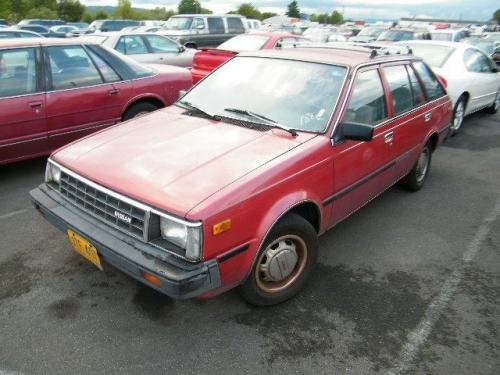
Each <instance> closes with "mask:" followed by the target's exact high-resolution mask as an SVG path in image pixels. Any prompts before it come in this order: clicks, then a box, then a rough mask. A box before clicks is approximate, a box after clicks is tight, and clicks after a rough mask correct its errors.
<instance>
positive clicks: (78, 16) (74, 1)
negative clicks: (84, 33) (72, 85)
mask: <svg viewBox="0 0 500 375" xmlns="http://www.w3.org/2000/svg"><path fill="white" fill-rule="evenodd" d="M188 13H193V14H199V13H212V11H211V10H210V9H207V8H204V7H202V6H201V3H200V1H199V0H180V2H179V4H178V6H177V11H174V10H170V9H166V8H164V7H157V8H155V9H138V8H133V7H132V3H131V1H130V0H118V2H117V6H116V7H115V8H114V11H113V12H106V11H105V10H104V9H99V10H98V11H97V12H89V10H88V8H87V7H86V6H85V5H83V4H82V3H81V2H80V1H79V0H0V19H7V20H9V21H10V22H19V21H20V20H22V19H25V18H46V19H62V20H64V21H67V22H78V21H84V22H88V23H90V22H92V21H93V20H96V19H107V18H118V19H135V20H148V19H155V20H168V19H169V18H170V17H171V16H173V15H175V14H188ZM228 13H231V14H241V15H242V16H245V17H247V18H252V19H258V20H263V19H266V18H269V17H273V16H276V13H272V12H261V11H260V10H259V9H258V8H257V7H255V6H254V5H253V4H252V3H242V4H241V5H240V6H239V7H238V8H237V9H235V10H232V11H230V12H228ZM286 14H287V15H288V16H289V17H295V18H301V12H300V8H299V4H298V2H297V1H296V0H293V1H292V2H290V3H289V4H288V7H287V12H286ZM310 19H311V21H318V22H320V23H332V24H337V23H342V22H343V17H342V14H341V13H339V12H337V11H334V12H333V13H332V14H331V15H329V14H318V15H314V14H313V15H311V17H310Z"/></svg>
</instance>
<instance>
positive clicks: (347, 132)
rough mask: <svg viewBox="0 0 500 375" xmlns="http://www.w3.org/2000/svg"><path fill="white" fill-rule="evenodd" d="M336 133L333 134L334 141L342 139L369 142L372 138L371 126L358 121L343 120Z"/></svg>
mask: <svg viewBox="0 0 500 375" xmlns="http://www.w3.org/2000/svg"><path fill="white" fill-rule="evenodd" d="M336 133H338V134H336V135H334V140H335V142H339V141H343V140H352V141H363V142H369V141H371V140H372V139H373V127H372V126H370V125H366V124H361V123H359V122H343V123H341V124H340V128H339V131H338V132H336Z"/></svg>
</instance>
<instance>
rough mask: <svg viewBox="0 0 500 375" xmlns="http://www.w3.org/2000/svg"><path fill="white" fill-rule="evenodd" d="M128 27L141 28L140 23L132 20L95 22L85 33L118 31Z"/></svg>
mask: <svg viewBox="0 0 500 375" xmlns="http://www.w3.org/2000/svg"><path fill="white" fill-rule="evenodd" d="M130 26H141V23H140V22H139V21H134V20H95V21H94V22H92V23H91V24H90V25H89V29H88V31H87V32H88V33H95V32H106V31H120V30H122V29H124V28H126V27H130Z"/></svg>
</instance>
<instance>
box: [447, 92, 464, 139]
mask: <svg viewBox="0 0 500 375" xmlns="http://www.w3.org/2000/svg"><path fill="white" fill-rule="evenodd" d="M460 103H463V106H464V114H463V115H462V122H461V123H460V127H459V128H458V129H453V123H454V122H455V114H456V112H457V108H458V105H459V104H460ZM465 105H466V104H465V98H464V96H463V95H461V96H460V98H458V100H457V102H456V103H455V107H454V108H453V118H452V120H451V121H452V123H451V126H450V135H451V136H454V135H455V134H458V133H459V132H460V131H461V130H462V125H463V124H464V118H465Z"/></svg>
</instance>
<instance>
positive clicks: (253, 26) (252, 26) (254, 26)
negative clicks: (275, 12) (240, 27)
mask: <svg viewBox="0 0 500 375" xmlns="http://www.w3.org/2000/svg"><path fill="white" fill-rule="evenodd" d="M246 22H247V29H248V30H250V31H255V30H259V29H260V27H261V26H262V22H260V21H259V20H254V19H252V18H247V20H246Z"/></svg>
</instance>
